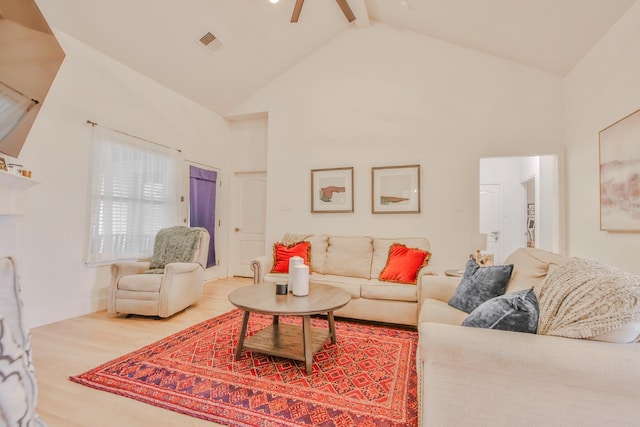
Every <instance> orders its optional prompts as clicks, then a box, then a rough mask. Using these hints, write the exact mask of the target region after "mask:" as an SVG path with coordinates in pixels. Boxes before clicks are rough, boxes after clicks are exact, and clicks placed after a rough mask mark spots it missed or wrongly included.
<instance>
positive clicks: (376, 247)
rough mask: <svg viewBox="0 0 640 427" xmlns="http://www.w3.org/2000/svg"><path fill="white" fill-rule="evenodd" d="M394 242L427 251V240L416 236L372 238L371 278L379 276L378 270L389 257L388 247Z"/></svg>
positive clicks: (428, 247)
mask: <svg viewBox="0 0 640 427" xmlns="http://www.w3.org/2000/svg"><path fill="white" fill-rule="evenodd" d="M394 243H401V244H403V245H405V246H406V247H408V248H418V249H422V250H423V251H429V250H430V246H429V240H427V239H425V238H422V237H417V238H410V237H409V238H407V237H399V238H392V239H388V238H383V239H380V238H374V239H373V260H372V263H371V278H372V279H377V278H378V277H379V276H380V272H381V271H382V269H383V268H384V267H385V265H386V264H387V258H388V257H389V247H390V246H391V245H392V244H394Z"/></svg>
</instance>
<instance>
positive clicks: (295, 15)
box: [291, 0, 304, 23]
mask: <svg viewBox="0 0 640 427" xmlns="http://www.w3.org/2000/svg"><path fill="white" fill-rule="evenodd" d="M303 4H304V0H296V5H295V6H294V7H293V15H291V22H293V23H295V22H298V19H299V18H300V12H301V11H302V5H303Z"/></svg>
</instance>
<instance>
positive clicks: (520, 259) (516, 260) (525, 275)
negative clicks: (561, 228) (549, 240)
mask: <svg viewBox="0 0 640 427" xmlns="http://www.w3.org/2000/svg"><path fill="white" fill-rule="evenodd" d="M570 259H571V258H570V257H567V256H562V255H558V254H555V253H553V252H547V251H545V250H542V249H536V248H519V249H516V250H515V251H514V252H513V253H512V254H511V255H509V256H508V257H507V259H506V260H505V261H504V264H505V265H508V264H513V273H511V279H510V280H509V283H508V285H507V291H506V293H509V292H514V291H521V290H523V289H529V288H531V287H533V286H535V285H537V284H538V283H539V282H540V281H541V280H542V279H544V277H545V276H546V275H547V272H548V271H549V265H563V264H565V263H566V262H568V261H569V260H570Z"/></svg>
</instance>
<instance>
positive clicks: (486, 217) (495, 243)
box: [479, 184, 502, 262]
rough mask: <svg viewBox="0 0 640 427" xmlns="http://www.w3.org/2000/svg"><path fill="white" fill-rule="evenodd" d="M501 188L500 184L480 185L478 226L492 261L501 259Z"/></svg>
mask: <svg viewBox="0 0 640 427" xmlns="http://www.w3.org/2000/svg"><path fill="white" fill-rule="evenodd" d="M501 211H502V189H501V187H500V184H482V185H480V227H479V231H480V233H481V234H486V235H487V249H486V252H488V253H490V254H493V259H494V262H498V261H497V260H502V225H501V220H502V214H501Z"/></svg>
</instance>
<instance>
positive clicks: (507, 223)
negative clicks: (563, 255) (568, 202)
mask: <svg viewBox="0 0 640 427" xmlns="http://www.w3.org/2000/svg"><path fill="white" fill-rule="evenodd" d="M479 182H480V198H479V209H478V211H479V215H478V216H479V232H480V233H486V234H487V252H489V253H492V252H491V250H495V251H496V252H493V253H494V262H495V263H496V264H501V263H502V262H503V261H504V258H506V257H507V256H509V254H511V253H512V252H513V251H515V250H516V249H518V248H520V247H536V248H540V249H545V250H548V251H551V252H559V250H560V248H559V242H560V231H559V229H560V227H559V222H560V200H559V196H558V194H559V184H558V182H559V178H558V161H557V156H555V155H547V156H522V157H490V158H489V157H488V158H481V159H480V181H479ZM496 186H497V187H499V189H500V190H499V193H498V191H497V190H496V188H497V187H496ZM495 198H497V199H499V201H496V200H493V199H495ZM494 231H495V232H497V234H494ZM491 245H493V248H492V249H490V248H491Z"/></svg>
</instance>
